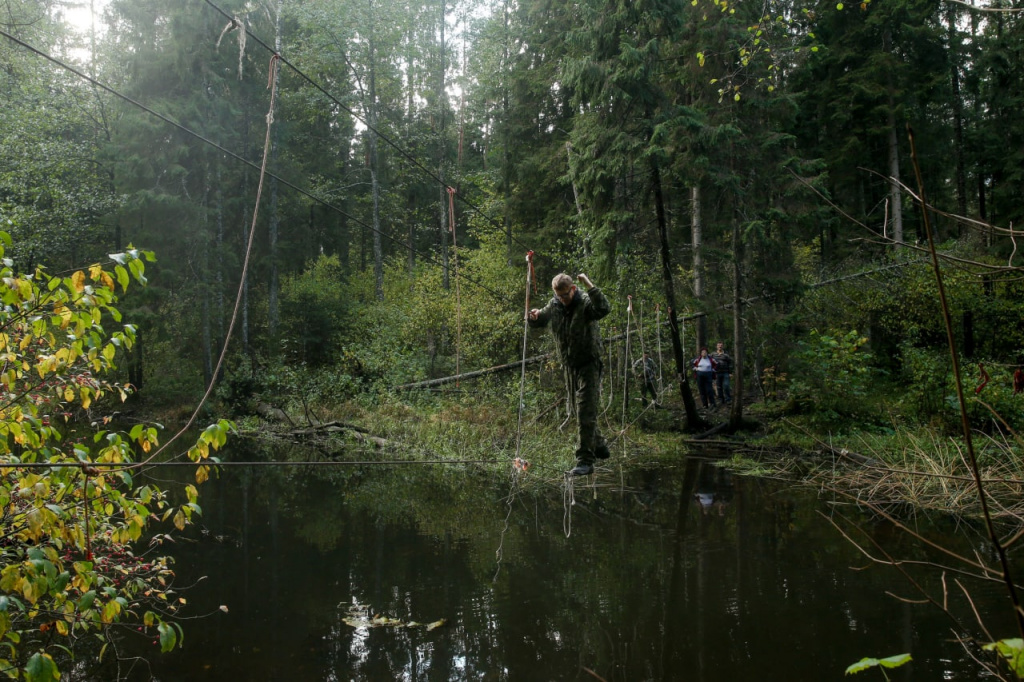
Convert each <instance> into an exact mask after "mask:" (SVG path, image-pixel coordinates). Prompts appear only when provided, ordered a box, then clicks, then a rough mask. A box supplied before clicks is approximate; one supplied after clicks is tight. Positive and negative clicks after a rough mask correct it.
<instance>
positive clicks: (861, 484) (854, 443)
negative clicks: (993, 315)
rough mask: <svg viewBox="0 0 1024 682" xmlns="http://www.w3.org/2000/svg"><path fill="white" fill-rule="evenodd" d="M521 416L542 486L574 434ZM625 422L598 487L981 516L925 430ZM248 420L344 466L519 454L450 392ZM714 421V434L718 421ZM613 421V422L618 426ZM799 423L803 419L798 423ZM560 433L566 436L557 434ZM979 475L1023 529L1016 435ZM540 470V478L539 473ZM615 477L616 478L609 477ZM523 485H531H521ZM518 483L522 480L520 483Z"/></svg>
mask: <svg viewBox="0 0 1024 682" xmlns="http://www.w3.org/2000/svg"><path fill="white" fill-rule="evenodd" d="M547 397H548V398H552V399H553V401H554V402H553V403H552V404H549V405H548V407H547V408H544V409H541V410H539V411H537V412H536V413H534V414H529V413H527V414H525V415H524V425H523V429H522V432H521V434H520V440H521V444H520V451H519V455H518V456H520V458H521V459H523V460H526V461H527V462H529V467H530V469H529V471H531V472H533V473H534V474H537V478H538V479H539V480H541V481H544V482H545V483H551V482H552V481H554V480H556V479H557V478H558V477H559V476H560V475H561V472H562V471H564V470H566V469H568V468H571V463H572V462H573V461H574V460H573V447H574V431H573V429H572V425H571V424H563V419H564V404H560V403H563V400H562V399H561V398H559V397H557V395H555V394H554V393H552V394H551V395H548V396H547ZM634 402H635V406H634V407H633V408H632V409H633V412H632V413H631V417H632V420H631V421H630V422H629V423H628V424H627V425H626V428H625V429H624V430H623V429H622V428H621V426H622V425H621V424H619V425H615V424H613V423H612V420H613V419H618V418H621V414H612V412H613V410H611V409H609V410H608V411H606V413H605V414H604V416H603V427H604V428H605V429H606V431H607V433H608V437H609V440H610V441H611V450H612V458H610V459H609V460H607V461H606V462H603V463H600V464H601V466H599V467H598V473H597V477H598V479H600V478H602V477H605V476H607V475H609V474H612V473H615V472H617V471H619V470H620V469H622V468H626V469H629V468H642V467H646V466H658V465H664V464H677V463H679V462H680V461H681V460H682V458H683V457H688V456H698V457H704V458H712V459H715V460H718V465H719V466H725V467H729V468H730V469H732V470H733V471H735V472H736V473H738V474H741V475H743V474H747V475H756V476H762V477H771V478H780V479H785V480H789V481H791V482H793V483H794V484H798V485H804V486H810V487H819V488H828V489H830V490H833V491H836V492H839V493H841V494H843V495H845V496H846V497H847V498H848V499H849V501H850V504H857V505H861V506H864V507H865V508H871V509H875V510H878V511H880V512H885V513H892V514H894V515H896V516H903V515H907V514H911V515H913V514H915V513H941V514H948V515H950V516H952V517H957V518H964V519H978V518H980V514H981V510H980V508H979V502H978V494H977V489H976V485H975V481H974V479H973V478H972V477H971V475H970V470H969V466H968V463H967V462H966V460H965V456H964V448H963V444H962V442H960V440H959V439H957V438H956V436H954V435H949V434H946V435H941V434H940V433H938V432H937V431H936V430H934V429H930V428H923V427H922V428H918V429H916V430H914V429H908V428H905V427H898V426H895V425H894V426H891V427H888V428H869V429H861V428H857V427H856V425H853V424H850V425H848V426H847V428H846V429H845V432H843V433H834V432H815V431H813V430H812V429H813V425H812V424H808V423H807V421H808V420H806V419H804V420H801V419H800V417H799V416H796V417H794V416H792V415H787V414H786V413H785V409H784V408H785V405H784V403H776V404H774V405H773V404H772V403H767V404H766V403H763V402H758V403H751V404H750V405H748V410H747V412H748V414H750V415H751V417H752V419H751V420H749V421H748V424H749V425H750V426H751V428H750V429H747V430H744V431H740V432H737V433H734V434H731V435H729V434H724V433H719V434H718V435H717V436H716V437H711V438H695V437H693V436H692V435H690V434H686V433H684V432H683V431H682V429H681V428H680V426H679V425H680V422H681V420H682V419H683V417H684V414H683V412H682V409H681V407H680V406H678V405H675V404H673V403H669V404H668V405H667V406H665V407H664V408H662V409H659V410H648V409H645V408H644V407H642V406H641V403H640V402H639V401H636V400H635V401H634ZM256 412H257V415H255V416H253V417H250V418H242V419H240V420H239V431H240V436H242V437H251V438H257V439H259V438H269V439H272V440H274V441H277V442H291V443H294V444H296V445H302V446H307V447H308V446H312V447H314V448H315V449H316V450H317V451H318V453H319V455H320V456H323V457H325V458H338V459H345V458H348V457H352V456H353V452H355V453H360V452H366V451H368V452H371V453H376V454H375V455H371V456H377V457H380V456H382V453H387V456H388V457H399V458H410V459H424V460H462V461H474V462H478V463H489V464H493V465H495V466H498V467H501V466H512V462H513V460H514V458H515V457H516V456H517V452H516V436H517V433H516V431H517V423H516V421H517V420H516V417H517V414H516V413H514V412H512V411H511V410H509V409H506V406H505V405H502V404H499V403H496V402H494V403H491V404H487V403H486V402H481V401H480V399H479V397H477V396H474V397H471V398H468V399H467V397H466V394H464V393H459V392H452V393H451V394H449V395H434V396H431V397H429V398H426V399H421V400H419V401H417V402H416V403H415V404H409V403H405V402H403V401H402V400H401V399H400V398H396V399H395V400H394V401H393V402H386V403H382V404H378V405H376V406H375V407H373V408H365V407H361V406H359V405H357V404H354V403H349V404H345V405H339V406H335V407H331V408H327V407H324V408H322V409H321V410H319V412H322V413H324V414H329V415H331V417H330V418H328V417H324V418H317V417H314V416H313V415H312V414H309V415H305V414H301V413H293V414H289V413H287V412H286V411H285V410H283V409H281V408H279V407H272V406H270V405H269V404H267V403H260V404H259V405H258V406H257V409H256ZM721 412H722V413H723V414H721V415H718V414H716V413H711V414H710V418H711V419H712V420H713V418H714V417H715V416H718V417H719V421H718V423H717V426H722V425H723V424H724V423H726V422H725V420H726V419H727V416H726V415H725V414H724V410H721ZM620 421H621V420H620ZM801 421H803V422H804V423H801ZM560 427H564V428H560ZM980 435H981V439H980V440H981V446H980V447H979V460H980V462H981V464H982V469H981V473H982V479H983V482H984V483H986V484H987V485H988V489H987V493H988V494H989V495H990V497H991V500H992V502H993V509H992V512H993V517H994V518H995V519H997V520H999V521H1000V523H1003V524H1012V525H1015V526H1021V525H1024V464H1022V457H1021V456H1020V453H1021V445H1020V443H1019V442H1017V440H1016V439H1015V437H1014V435H1013V434H1006V435H1001V434H999V433H990V434H980ZM538 472H543V473H538ZM616 477H617V474H616ZM527 478H528V477H527ZM524 484H527V485H528V483H524Z"/></svg>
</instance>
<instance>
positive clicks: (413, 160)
mask: <svg viewBox="0 0 1024 682" xmlns="http://www.w3.org/2000/svg"><path fill="white" fill-rule="evenodd" d="M205 2H206V4H207V5H209V6H210V7H212V8H213V9H214V10H215V11H216V12H218V13H219V14H220V15H221V16H223V17H224V18H225V19H227V20H228V21H230V22H231V23H232V24H234V25H235V26H237V27H239V29H240V30H242V31H245V34H246V35H248V36H250V37H251V38H252V39H253V40H255V41H256V42H257V43H258V44H259V45H260V46H261V47H262V48H263V49H265V50H267V51H269V52H270V53H272V54H276V55H278V57H279V58H280V59H281V63H282V64H284V65H286V66H287V67H288V68H290V69H291V70H292V71H294V72H295V73H296V74H297V75H298V76H299V77H300V78H302V79H303V80H304V81H306V82H307V83H309V84H310V85H311V86H313V87H314V88H315V89H316V90H318V91H319V92H320V93H322V94H323V95H324V96H325V97H327V99H329V100H331V102H333V103H334V104H336V105H337V106H338V107H340V108H341V109H342V110H343V111H345V112H347V113H348V114H349V115H351V116H352V117H353V118H355V119H356V120H358V121H359V122H360V123H362V124H363V125H365V126H366V129H367V130H369V131H370V132H372V133H373V134H375V135H376V136H377V138H378V139H381V140H383V141H384V142H385V143H386V144H387V145H388V146H389V147H391V148H392V149H394V150H395V151H397V152H398V153H399V154H400V155H401V156H403V157H404V158H405V159H407V160H408V161H409V162H410V163H411V164H412V165H413V166H415V167H416V168H418V169H419V170H421V171H423V172H424V173H425V174H426V175H428V176H429V177H430V178H431V179H432V180H434V182H437V183H438V184H440V185H441V186H442V187H445V188H447V187H448V183H446V182H445V181H444V180H442V179H441V178H440V177H438V176H437V174H436V173H434V171H432V170H430V169H429V168H427V167H426V166H424V165H423V164H422V163H420V161H419V160H418V159H417V158H416V157H414V156H413V155H412V154H410V153H409V152H407V151H406V150H405V149H403V148H402V147H401V146H400V145H399V144H398V143H397V142H395V141H393V140H392V139H391V138H390V137H388V136H387V135H385V134H383V133H381V132H380V131H379V130H377V129H376V128H375V127H373V126H372V125H370V124H369V123H368V122H367V121H366V120H365V119H364V118H363V117H362V116H360V115H359V114H357V113H356V112H354V111H352V109H350V108H349V107H347V106H346V105H345V104H344V103H342V102H341V101H340V100H338V98H337V97H335V96H334V95H332V94H331V93H329V92H328V91H327V90H325V89H324V88H323V86H321V85H320V84H319V83H317V82H316V81H314V80H313V79H312V78H310V77H309V76H307V75H306V74H305V73H304V72H303V71H302V70H301V69H299V67H297V66H295V65H294V64H292V63H291V62H290V61H288V60H287V59H286V58H285V57H284V56H282V55H281V54H280V52H278V51H277V50H275V49H274V48H272V47H270V45H268V44H267V43H265V42H264V41H263V40H262V39H261V38H260V37H259V36H257V35H256V34H255V33H253V32H252V31H250V30H249V29H248V27H246V26H245V22H240V21H239V20H238V18H237V17H236V16H235V15H232V14H228V13H227V12H225V11H224V10H222V9H221V8H220V7H218V6H217V5H215V4H214V3H213V2H211V0H205ZM239 24H241V25H239ZM459 200H460V201H462V202H463V203H464V204H465V205H466V206H468V207H469V208H471V209H473V211H474V212H475V213H476V214H477V215H479V216H480V217H481V218H483V219H484V220H486V221H487V222H488V223H490V224H491V225H492V226H494V227H495V228H496V229H498V230H501V231H504V230H503V228H502V226H501V225H499V224H498V223H497V221H495V220H494V218H492V217H491V216H489V215H487V214H486V213H484V211H483V209H481V208H479V207H478V206H477V205H476V204H474V203H472V202H471V201H469V200H468V199H466V198H465V197H462V196H461V195H460V196H459ZM512 241H514V242H515V243H516V244H518V245H519V246H522V247H523V248H524V249H529V248H530V247H529V246H527V245H526V244H524V243H523V242H521V241H520V240H519V239H518V238H516V237H515V236H512ZM537 255H539V256H541V257H542V258H548V260H550V258H549V257H547V256H544V255H543V254H537Z"/></svg>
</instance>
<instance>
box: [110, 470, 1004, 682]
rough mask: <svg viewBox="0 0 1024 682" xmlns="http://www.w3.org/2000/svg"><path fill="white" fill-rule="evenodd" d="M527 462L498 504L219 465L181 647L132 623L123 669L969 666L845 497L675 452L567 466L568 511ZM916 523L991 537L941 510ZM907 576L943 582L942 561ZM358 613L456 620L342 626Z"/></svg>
mask: <svg viewBox="0 0 1024 682" xmlns="http://www.w3.org/2000/svg"><path fill="white" fill-rule="evenodd" d="M611 461H612V462H613V463H614V460H611ZM529 475H530V477H531V478H532V479H534V480H537V481H541V483H540V485H534V486H532V487H531V488H530V489H529V490H528V492H520V494H518V495H517V496H516V498H515V500H514V503H513V505H512V508H511V513H509V508H508V507H507V506H506V504H505V499H506V496H507V495H508V492H509V489H510V479H509V476H508V472H507V471H506V470H504V469H498V468H496V467H492V468H488V469H479V468H477V469H474V468H456V467H442V466H429V465H428V466H424V465H411V466H405V467H383V466H376V467H373V466H361V467H345V468H330V469H325V468H318V469H312V468H309V467H298V468H287V469H283V468H270V467H253V468H240V467H235V468H225V469H224V470H223V473H222V474H221V476H220V478H219V480H213V481H211V482H210V483H207V484H206V485H204V486H203V487H202V489H201V498H200V502H201V504H202V507H203V509H204V516H203V518H202V519H201V520H200V521H199V527H197V528H195V529H190V530H189V532H188V537H189V539H190V541H185V540H184V539H183V540H182V541H179V542H178V543H177V544H176V545H175V546H174V550H173V552H174V554H175V555H176V557H177V564H176V569H177V571H178V584H179V585H181V586H185V585H188V584H190V583H193V582H195V581H196V580H199V579H200V578H203V579H202V580H200V581H199V582H198V583H196V584H195V585H194V586H193V587H192V588H190V589H187V590H184V591H183V592H182V594H183V595H184V596H185V597H186V598H187V601H188V605H187V612H186V615H188V616H203V615H205V614H209V615H208V616H207V617H200V618H197V619H195V620H188V621H185V622H184V627H185V630H186V634H185V643H184V648H182V649H178V650H175V651H174V652H173V653H170V654H159V653H157V651H158V647H156V646H153V645H152V643H151V642H149V641H148V640H145V639H142V638H141V635H140V636H139V639H134V638H133V637H132V636H129V637H128V638H127V639H126V641H125V642H123V644H122V647H121V649H122V651H121V653H122V655H123V656H131V655H136V654H140V653H143V654H145V655H146V658H147V659H148V661H149V662H148V669H146V668H138V667H137V668H136V670H135V672H136V673H139V674H142V673H143V671H145V673H144V674H145V675H146V676H148V675H149V674H152V675H153V676H154V677H155V678H156V679H159V680H168V681H169V680H594V679H604V680H630V681H632V680H694V681H702V680H787V681H790V680H839V679H843V678H844V675H843V672H844V670H845V669H846V667H847V666H848V665H849V664H851V663H853V662H855V661H858V660H860V659H861V658H862V657H865V656H873V657H879V658H880V657H885V656H891V655H894V654H900V653H910V654H911V655H912V656H913V658H914V661H913V663H912V664H910V665H907V666H905V667H903V668H901V669H898V670H894V671H890V672H889V675H890V679H893V680H906V679H914V680H940V679H976V678H977V677H978V676H979V668H978V666H977V664H975V663H974V662H973V661H971V660H970V658H969V657H968V656H967V654H966V653H965V652H964V651H963V649H962V648H961V647H960V645H958V644H957V643H956V642H955V641H952V642H951V640H952V639H953V636H952V630H951V626H952V625H953V622H952V621H951V620H950V619H948V618H947V617H946V616H944V615H943V614H941V613H940V612H939V610H938V609H937V608H936V607H934V606H932V605H928V604H908V603H904V602H900V601H897V600H896V599H894V598H893V597H892V596H887V595H886V591H891V592H893V593H895V594H898V595H900V596H906V597H910V598H915V599H916V598H920V595H919V594H918V593H915V592H914V590H913V589H912V587H911V586H910V584H909V583H908V581H907V580H906V579H904V578H902V577H901V576H900V575H899V574H898V573H897V572H896V571H895V570H894V569H892V568H889V567H883V566H870V565H869V564H870V562H869V561H868V560H867V559H865V558H864V557H863V556H862V555H861V554H860V553H859V552H857V551H856V550H855V549H854V548H853V546H852V545H851V544H850V543H849V542H848V541H846V540H844V539H843V538H842V536H841V535H840V534H839V532H838V531H837V530H836V529H835V528H834V527H833V526H832V525H831V524H830V523H829V522H828V520H827V519H826V518H824V517H823V516H822V514H825V515H832V516H835V514H836V509H837V508H836V507H835V506H834V505H831V504H829V500H828V499H825V498H823V497H821V496H819V495H818V494H816V493H815V492H814V491H808V490H806V489H798V488H795V487H793V486H789V485H784V484H780V483H776V482H769V481H763V480H758V479H752V478H743V477H734V476H731V475H730V474H729V473H727V472H725V471H723V470H721V469H719V468H717V467H715V466H713V465H712V464H711V463H710V462H707V461H702V460H696V459H691V460H685V459H681V460H680V463H679V465H678V466H677V467H668V468H659V469H656V470H646V471H642V472H637V473H635V474H634V475H631V476H629V477H628V478H627V479H626V480H625V481H620V474H619V472H618V471H617V470H614V471H612V470H608V471H605V472H602V473H600V474H599V475H598V476H597V477H596V482H597V487H589V488H588V487H585V486H584V485H582V482H579V481H578V482H577V484H576V486H575V488H574V490H573V493H574V496H575V501H576V504H575V505H570V504H569V501H568V500H567V497H566V495H565V490H564V488H563V487H562V485H561V482H560V480H559V479H558V478H557V476H556V475H552V474H545V473H542V472H531V473H530V474H529ZM621 483H624V487H622V486H621V485H620V484H621ZM702 501H703V502H704V503H707V506H704V504H702ZM839 511H841V512H842V513H843V514H846V515H848V516H850V517H851V518H852V519H853V520H855V521H856V522H857V523H858V524H861V526H862V531H857V530H853V531H851V532H853V533H860V534H859V535H858V536H857V539H858V541H859V542H861V543H863V544H864V546H868V545H870V542H871V541H870V540H869V539H868V538H867V535H864V533H865V532H866V533H867V534H868V535H870V536H871V537H872V538H873V539H875V540H877V541H878V542H880V543H882V545H884V547H885V548H886V550H887V551H889V552H891V553H892V554H893V555H894V556H897V557H899V558H901V559H916V560H936V561H937V560H943V561H946V562H947V563H948V562H949V560H948V559H941V558H940V557H939V556H938V555H937V554H935V553H934V552H928V551H925V550H923V549H921V547H920V544H919V543H918V542H916V541H912V540H911V539H909V538H907V536H906V535H904V534H903V533H901V532H899V531H897V530H895V529H894V528H893V527H892V526H891V525H890V524H888V523H886V522H882V521H878V520H871V519H869V518H866V517H864V516H861V515H858V514H857V512H856V510H854V509H852V508H849V507H842V508H839ZM506 516H508V529H507V531H506V532H504V533H503V532H502V531H503V528H504V527H505V519H506ZM919 525H920V524H919ZM847 527H850V526H849V525H848V524H847ZM920 530H921V531H922V532H924V533H926V534H929V535H930V536H931V537H933V538H939V539H943V540H944V541H945V542H947V544H950V545H951V546H956V547H957V548H958V549H959V550H961V551H971V550H972V549H980V550H981V551H982V552H983V553H984V551H985V550H984V542H983V539H982V538H981V537H980V536H979V535H977V533H976V532H972V531H971V530H970V529H964V528H963V527H962V526H961V527H959V528H957V527H955V526H954V525H953V524H952V522H950V521H949V520H946V519H940V520H939V521H938V522H937V525H931V526H925V525H920ZM567 535H568V536H567ZM499 546H500V547H501V549H502V560H501V561H500V563H499V562H498V561H497V560H496V550H497V549H498V548H499ZM855 568H856V569H864V570H854V569H855ZM910 570H913V572H914V575H915V577H916V578H917V579H918V580H920V581H921V584H922V585H924V586H927V587H928V588H929V589H931V590H933V591H934V592H935V593H936V594H937V595H939V597H940V598H941V583H940V580H939V572H938V571H936V570H933V569H930V568H915V567H911V569H910ZM953 577H954V576H952V575H950V576H949V577H948V581H947V582H948V584H949V585H950V590H951V591H950V599H951V602H952V603H953V604H954V606H955V609H956V611H957V612H958V613H960V614H962V615H964V616H965V617H964V618H963V621H962V623H963V624H964V626H965V627H967V628H968V629H969V630H971V628H973V630H971V632H973V631H974V630H977V626H976V625H975V624H974V620H973V618H970V617H967V614H968V613H969V612H968V610H967V606H966V601H965V599H964V598H963V597H962V593H960V591H959V590H958V589H956V588H955V586H954V585H953ZM966 584H967V585H968V586H969V588H970V590H971V594H972V596H973V598H974V600H975V602H976V604H977V606H978V609H979V611H981V613H982V614H983V615H984V616H985V617H986V619H987V620H988V625H989V627H990V628H992V630H993V634H995V635H996V636H1003V637H1010V636H1013V631H1012V630H1010V629H1009V628H1010V620H1009V607H1008V606H1006V601H1007V600H1006V598H1005V597H1004V596H1003V593H1002V591H1001V589H1000V588H999V586H998V585H991V584H981V583H978V582H977V581H973V582H972V581H970V580H968V581H967V583H966ZM220 605H225V606H227V608H228V612H227V613H223V612H220V611H218V607H219V606H220ZM355 605H360V606H365V607H366V609H368V611H369V612H370V613H371V614H373V615H376V614H379V615H382V616H387V617H389V618H395V619H399V620H401V621H410V620H411V621H417V622H420V623H430V622H434V621H437V620H439V619H442V618H443V619H445V620H446V624H445V625H444V626H442V627H440V628H437V629H435V630H433V631H429V632H428V631H426V630H425V629H424V628H416V629H409V628H385V627H379V628H367V627H352V626H351V625H349V624H346V623H345V622H344V619H345V618H346V617H349V616H350V609H351V608H352V607H353V606H355ZM588 670H590V671H593V674H591V673H590V672H588ZM851 679H865V680H872V679H875V680H881V679H883V678H882V676H881V675H880V674H879V673H878V671H867V672H864V673H860V674H859V675H857V676H855V677H854V678H851Z"/></svg>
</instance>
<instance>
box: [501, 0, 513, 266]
mask: <svg viewBox="0 0 1024 682" xmlns="http://www.w3.org/2000/svg"><path fill="white" fill-rule="evenodd" d="M508 5H509V0H505V2H504V3H503V4H502V8H501V27H502V42H503V45H502V55H501V56H502V60H501V121H502V128H503V130H502V138H503V140H502V151H501V155H502V167H501V195H502V198H503V200H504V201H503V207H502V214H503V219H504V222H505V248H506V253H507V255H508V264H509V265H512V264H513V263H514V262H515V259H514V257H513V254H512V218H511V216H510V214H509V211H510V209H509V203H510V201H511V200H512V178H511V175H512V162H511V154H509V146H510V145H511V140H510V139H509V138H510V137H511V135H510V134H509V121H510V120H511V114H510V111H509V110H510V101H509V83H508V81H509V71H510V69H509V58H510V48H509V40H510V36H509V27H508V15H509V7H508Z"/></svg>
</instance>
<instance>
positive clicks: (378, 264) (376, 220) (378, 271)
mask: <svg viewBox="0 0 1024 682" xmlns="http://www.w3.org/2000/svg"><path fill="white" fill-rule="evenodd" d="M369 6H370V26H371V29H370V30H371V35H370V39H369V41H368V48H369V51H370V59H369V62H370V102H369V104H370V107H369V116H368V118H369V121H370V126H371V127H372V128H373V130H371V131H369V132H370V137H369V144H370V183H371V186H372V193H373V283H374V287H373V293H374V296H375V297H376V298H377V300H378V301H383V300H384V247H383V245H382V244H381V236H380V234H381V233H380V173H379V171H380V161H379V159H378V158H377V125H378V121H377V64H376V59H377V55H376V54H375V52H374V41H373V35H372V30H373V28H372V27H374V25H375V23H374V22H375V21H376V19H375V17H374V16H373V0H370V2H369Z"/></svg>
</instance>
